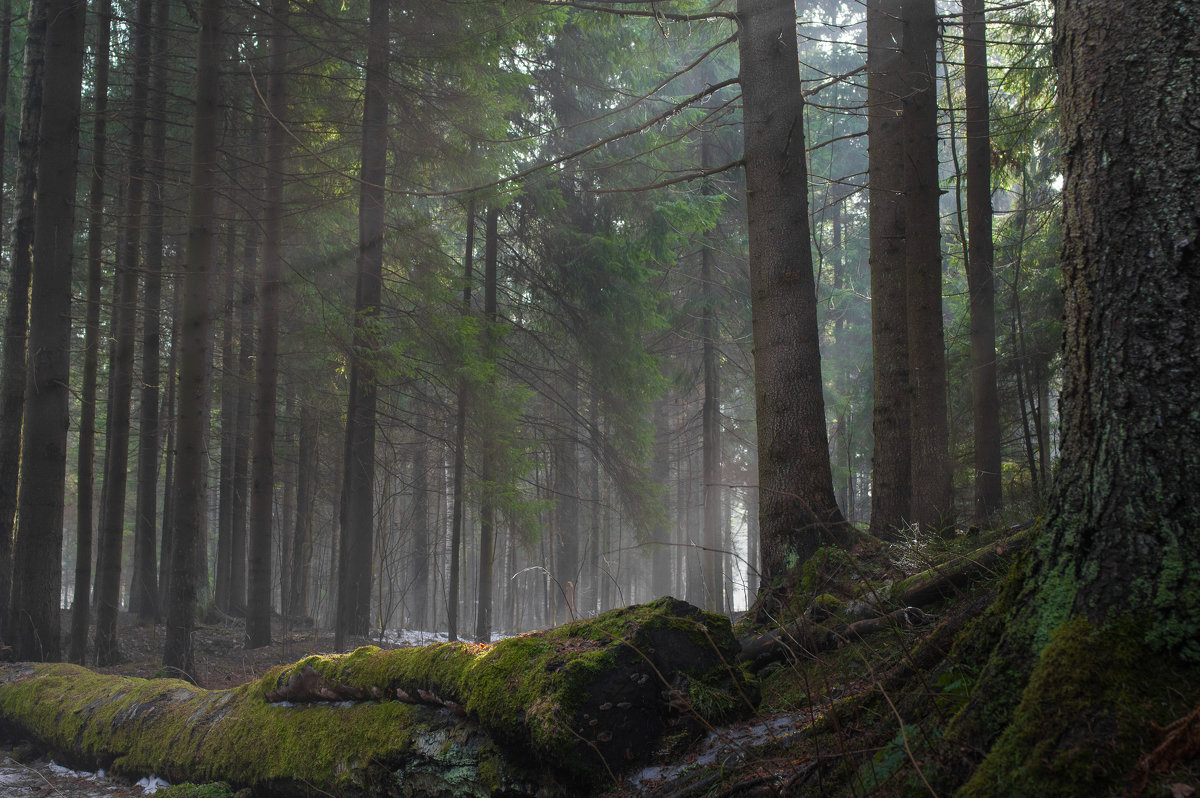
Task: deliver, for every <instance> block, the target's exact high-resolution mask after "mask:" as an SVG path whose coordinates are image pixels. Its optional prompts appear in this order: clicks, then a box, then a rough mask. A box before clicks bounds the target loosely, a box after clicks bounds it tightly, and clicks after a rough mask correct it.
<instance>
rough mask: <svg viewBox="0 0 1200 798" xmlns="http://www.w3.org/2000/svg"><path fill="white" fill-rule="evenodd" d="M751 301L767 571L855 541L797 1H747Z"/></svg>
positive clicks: (744, 63)
mask: <svg viewBox="0 0 1200 798" xmlns="http://www.w3.org/2000/svg"><path fill="white" fill-rule="evenodd" d="M737 14H738V23H739V26H740V29H741V32H740V38H739V46H740V54H741V83H742V103H743V115H744V129H745V165H746V205H747V220H748V231H749V243H750V302H751V313H752V315H753V328H754V373H755V405H756V408H757V420H758V458H759V508H760V509H759V516H760V528H759V533H760V536H761V548H762V562H763V578H764V581H765V584H770V582H771V580H773V579H774V578H775V577H778V576H781V575H782V574H783V573H784V571H785V570H786V569H787V568H788V566H789V565H791V564H792V563H794V562H797V561H800V562H802V561H804V560H806V559H807V558H808V557H810V556H811V555H812V553H813V552H814V551H816V550H817V549H818V548H819V547H820V546H821V545H822V544H824V543H828V542H835V543H845V542H847V540H848V537H849V527H848V525H847V524H846V522H845V520H844V519H843V518H842V514H841V511H840V510H839V509H838V506H837V500H836V498H835V497H834V494H833V477H832V474H831V472H830V469H829V442H828V437H827V434H826V430H825V401H824V397H823V393H822V383H821V351H820V338H819V335H818V329H817V300H816V290H815V287H814V285H813V270H812V250H811V245H810V243H811V242H810V235H809V222H808V177H807V168H806V165H805V160H804V158H805V154H804V119H803V110H804V99H803V94H802V92H801V90H800V73H799V66H798V56H797V49H796V9H795V5H794V3H792V2H790V0H741V2H739V3H738V11H737Z"/></svg>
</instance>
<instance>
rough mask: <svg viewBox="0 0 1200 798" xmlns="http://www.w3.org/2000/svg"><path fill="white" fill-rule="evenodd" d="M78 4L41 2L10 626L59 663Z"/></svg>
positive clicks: (81, 15)
mask: <svg viewBox="0 0 1200 798" xmlns="http://www.w3.org/2000/svg"><path fill="white" fill-rule="evenodd" d="M85 10H86V9H85V7H84V4H83V3H82V2H79V1H78V0H46V6H45V11H46V20H47V22H46V40H45V41H46V47H45V72H44V82H43V88H44V89H45V93H44V95H43V102H42V118H41V126H40V130H41V134H40V147H39V150H38V163H39V165H38V175H37V209H36V211H35V214H36V215H35V219H34V238H33V272H32V277H33V285H32V292H31V294H30V300H29V308H30V314H29V352H30V353H31V354H30V357H29V377H28V384H27V388H26V394H27V397H29V396H35V397H37V401H36V402H31V401H27V402H26V403H25V408H24V424H23V426H22V438H23V440H22V450H21V454H22V457H21V492H20V496H19V498H18V503H17V535H16V539H15V541H14V546H13V587H12V603H11V606H10V607H9V613H10V615H9V629H10V634H11V635H12V640H13V643H14V645H13V648H14V650H15V653H16V655H17V656H18V657H20V658H21V659H39V660H41V659H45V660H56V659H59V650H60V647H61V643H60V639H61V633H60V615H61V613H60V609H59V604H60V595H59V594H60V585H61V584H62V560H61V557H62V522H63V499H64V490H65V488H66V467H67V429H68V427H69V423H70V412H69V389H68V381H69V379H70V373H71V261H72V254H73V251H74V244H73V241H74V227H75V184H76V174H75V169H76V165H77V157H78V150H79V105H80V92H81V87H82V85H83V80H82V75H83V38H84V30H85V24H84V20H85V16H86V15H85Z"/></svg>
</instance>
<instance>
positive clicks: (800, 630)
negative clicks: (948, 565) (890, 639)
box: [738, 607, 936, 671]
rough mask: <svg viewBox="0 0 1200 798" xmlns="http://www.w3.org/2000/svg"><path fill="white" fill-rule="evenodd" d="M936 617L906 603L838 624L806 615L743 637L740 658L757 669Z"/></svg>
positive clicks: (812, 655) (814, 655) (805, 657)
mask: <svg viewBox="0 0 1200 798" xmlns="http://www.w3.org/2000/svg"><path fill="white" fill-rule="evenodd" d="M934 620H936V619H935V618H934V616H932V615H929V614H928V613H926V612H924V611H923V610H920V609H918V608H916V607H905V608H904V609H900V610H894V611H892V612H889V613H887V614H885V615H881V616H879V617H877V618H866V619H864V620H861V621H855V622H854V623H843V624H838V625H837V626H828V625H826V624H822V623H816V622H813V621H811V620H809V619H808V618H802V619H800V620H798V621H795V622H793V623H790V624H788V625H786V626H783V627H780V628H778V629H772V630H771V631H769V632H765V633H763V634H761V635H757V636H754V637H747V638H743V639H742V641H741V645H742V651H741V653H740V654H738V660H739V661H741V662H746V663H749V665H750V667H751V668H753V669H754V670H756V671H757V670H759V669H761V668H763V667H765V666H766V665H768V664H770V663H772V662H777V661H779V660H781V659H785V658H787V657H788V656H791V657H793V658H796V659H800V658H804V659H813V658H815V657H816V656H817V654H819V653H820V652H822V651H831V650H833V649H835V648H838V647H840V646H841V645H843V644H844V643H846V642H851V641H856V640H859V639H861V638H863V637H866V636H867V635H869V634H874V633H876V632H881V631H883V630H884V629H889V628H895V627H902V626H925V625H928V624H930V623H933V621H934Z"/></svg>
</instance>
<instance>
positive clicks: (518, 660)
mask: <svg viewBox="0 0 1200 798" xmlns="http://www.w3.org/2000/svg"><path fill="white" fill-rule="evenodd" d="M737 653H738V644H737V641H736V640H735V639H734V637H733V634H732V632H731V630H730V627H729V622H728V620H727V619H725V618H724V617H723V616H719V615H714V614H710V613H706V612H703V611H701V610H699V609H697V608H695V607H692V606H691V605H689V604H686V603H685V602H682V601H677V600H675V599H671V598H664V599H660V600H658V601H656V602H653V603H651V604H647V605H641V606H635V607H628V608H625V609H621V610H615V611H613V612H610V613H605V614H604V615H602V616H600V617H599V618H597V619H594V620H590V621H578V622H575V623H572V624H568V625H566V626H562V627H559V628H557V629H552V630H547V631H544V632H539V633H535V634H529V635H524V636H521V637H515V638H510V639H507V640H503V641H500V642H498V643H496V644H494V645H491V646H479V645H471V644H466V643H442V644H437V645H433V646H427V647H424V648H412V649H398V650H392V651H381V650H379V649H377V648H374V647H364V648H361V649H358V650H357V651H355V652H353V653H351V654H347V655H331V656H313V657H309V658H307V659H305V660H302V661H300V662H298V663H295V664H293V665H290V666H283V667H280V668H275V669H273V670H271V671H270V672H268V673H267V674H266V675H265V676H263V677H262V678H261V679H259V680H258V681H256V682H251V683H250V684H246V685H242V686H240V687H236V688H233V689H231V690H203V689H200V688H197V687H193V686H191V685H189V684H187V683H184V682H181V681H176V680H171V679H151V680H147V679H136V678H129V677H118V676H104V675H99V674H95V673H93V672H91V671H88V670H86V669H84V668H79V667H77V666H73V665H65V664H23V663H18V664H14V665H8V666H3V667H2V668H0V725H2V726H3V728H4V731H6V732H7V733H9V734H10V735H13V736H19V737H21V738H24V739H30V740H32V741H34V742H35V743H37V744H38V745H40V746H42V747H44V748H45V749H47V750H49V751H50V752H52V753H53V754H54V755H55V756H57V757H59V758H60V759H62V760H63V761H65V762H67V763H69V764H72V765H74V766H77V767H89V768H104V769H108V770H110V771H112V772H115V773H118V774H123V775H131V776H139V775H144V774H146V773H150V772H154V773H157V774H158V775H159V776H162V777H163V778H165V779H167V780H168V781H172V782H180V781H193V782H203V781H218V780H220V781H226V782H229V783H230V784H232V785H234V786H236V787H251V788H253V789H254V790H255V794H256V795H258V794H282V795H338V796H357V795H372V796H407V795H430V796H436V795H490V794H497V793H503V794H506V795H533V794H547V795H553V794H581V793H583V792H586V791H589V790H591V789H593V788H595V787H596V786H598V785H600V784H602V783H604V782H605V781H606V780H609V779H611V778H612V777H613V776H615V775H616V774H618V773H620V772H621V771H623V770H626V769H628V768H630V767H632V766H634V765H636V764H638V763H641V762H644V761H645V760H647V759H648V758H649V757H650V756H652V755H653V754H654V753H656V752H657V751H658V750H659V749H660V747H661V746H662V745H663V740H664V738H665V737H666V736H667V735H668V734H669V735H670V736H671V737H672V738H675V737H679V736H680V735H686V734H688V733H690V732H691V731H693V730H695V731H699V729H700V728H701V727H703V726H705V725H707V724H714V723H721V722H726V721H728V720H731V719H733V718H736V717H742V716H745V715H748V714H750V713H751V712H753V709H754V706H755V704H756V703H757V692H756V690H755V688H754V686H753V685H752V684H751V683H749V682H747V680H746V679H745V678H744V677H743V675H742V672H741V670H740V669H739V668H738V667H736V666H735V664H734V663H735V660H736V657H737ZM608 783H611V781H608Z"/></svg>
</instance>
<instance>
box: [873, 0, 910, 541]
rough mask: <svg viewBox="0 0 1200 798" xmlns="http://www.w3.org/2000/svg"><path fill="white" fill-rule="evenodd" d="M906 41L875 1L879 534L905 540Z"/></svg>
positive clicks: (884, 5) (891, 2)
mask: <svg viewBox="0 0 1200 798" xmlns="http://www.w3.org/2000/svg"><path fill="white" fill-rule="evenodd" d="M903 39H904V26H903V24H902V19H901V4H900V0H870V2H868V3H867V106H868V116H867V139H868V148H869V149H868V153H869V163H868V180H867V186H868V203H869V205H870V208H869V211H870V230H869V236H870V250H871V258H870V264H871V344H872V348H871V352H872V363H873V370H874V375H875V381H874V409H873V411H872V413H873V415H872V419H871V429H872V432H873V434H874V438H875V454H874V456H873V458H872V460H871V531H872V532H873V533H874V534H875V535H877V536H879V537H884V538H893V539H894V538H896V537H898V531H899V530H900V529H902V528H903V527H904V525H905V524H906V523H907V522H908V521H909V520H910V515H911V514H910V512H909V509H910V504H909V496H910V493H911V490H912V478H911V474H912V455H911V438H910V435H911V433H910V429H911V419H910V418H909V404H910V403H909V394H908V276H907V272H906V271H905V262H904V206H903V191H904V137H903V133H902V127H903V116H902V112H903V103H902V98H903V97H904V80H903V75H902V73H901V68H900V64H901V61H902V58H901V52H900V44H901V42H902V41H903Z"/></svg>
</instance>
